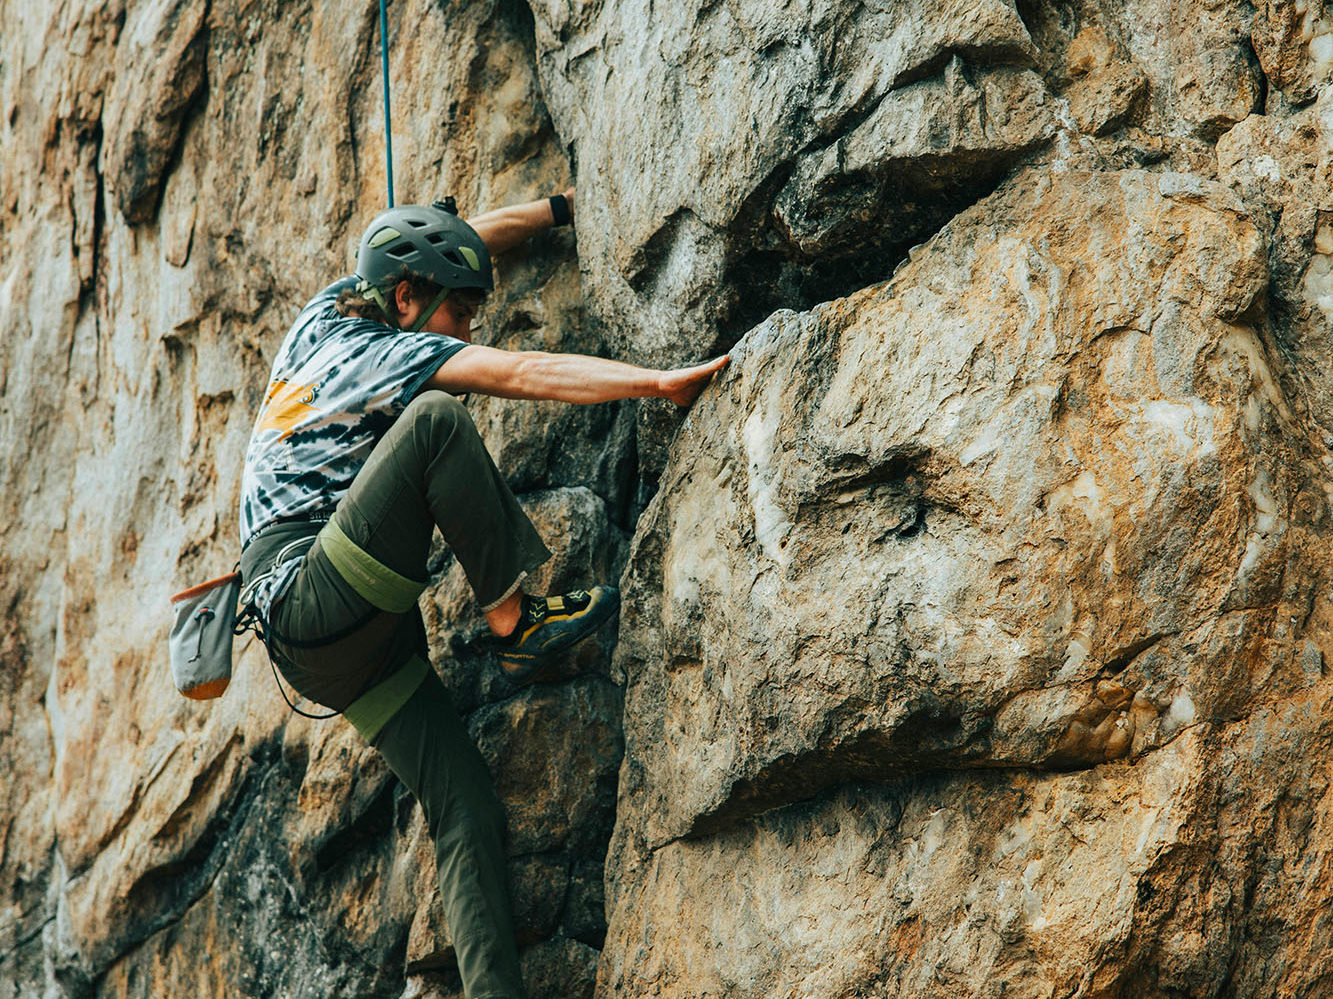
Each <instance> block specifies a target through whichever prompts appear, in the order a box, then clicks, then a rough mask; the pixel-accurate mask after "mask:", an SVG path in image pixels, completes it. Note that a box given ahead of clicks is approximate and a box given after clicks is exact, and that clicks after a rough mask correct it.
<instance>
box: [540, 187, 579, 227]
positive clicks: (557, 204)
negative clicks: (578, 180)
mask: <svg viewBox="0 0 1333 999" xmlns="http://www.w3.org/2000/svg"><path fill="white" fill-rule="evenodd" d="M546 200H547V201H549V202H550V203H551V217H552V218H553V219H555V224H556V225H569V223H571V222H573V221H574V215H573V213H572V212H571V211H570V210H569V199H568V198H566V197H565V196H564V195H563V194H553V195H551V197H549V198H547V199H546Z"/></svg>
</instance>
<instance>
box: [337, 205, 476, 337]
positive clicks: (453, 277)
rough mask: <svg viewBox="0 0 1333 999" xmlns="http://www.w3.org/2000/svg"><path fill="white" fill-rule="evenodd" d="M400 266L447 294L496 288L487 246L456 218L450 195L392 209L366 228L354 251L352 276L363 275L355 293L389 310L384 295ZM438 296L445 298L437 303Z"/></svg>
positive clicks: (376, 217)
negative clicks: (354, 270) (443, 198)
mask: <svg viewBox="0 0 1333 999" xmlns="http://www.w3.org/2000/svg"><path fill="white" fill-rule="evenodd" d="M404 267H406V268H407V269H408V270H409V271H411V272H412V273H414V274H420V275H421V276H422V277H425V278H429V279H430V280H431V281H434V282H435V283H436V284H438V285H439V286H440V287H441V288H442V289H443V290H444V291H445V292H446V293H447V292H449V291H452V290H454V289H457V288H477V289H481V290H483V291H490V290H491V289H492V288H494V287H495V280H494V278H493V276H492V274H491V255H490V253H489V252H488V251H487V249H486V244H485V243H483V242H482V241H481V237H480V236H478V235H477V231H476V230H475V229H473V228H472V226H470V225H468V224H467V223H466V222H464V221H463V220H462V219H460V218H459V217H458V209H457V208H456V207H454V199H453V198H449V199H447V200H446V201H436V202H434V203H433V204H431V205H399V206H398V207H397V208H390V209H389V210H388V211H383V212H380V213H379V214H378V215H376V216H375V219H374V221H372V222H371V223H370V225H369V227H367V229H366V232H365V235H363V236H362V237H361V244H360V246H358V247H357V251H356V276H357V277H358V278H360V279H361V280H360V283H359V284H358V285H357V291H358V292H360V293H361V294H364V295H367V296H368V297H369V298H371V300H373V301H374V302H375V303H376V304H377V305H379V307H380V308H381V309H384V311H385V313H386V314H390V313H389V308H388V306H387V305H386V304H385V301H384V296H383V293H384V291H386V290H387V289H388V288H390V287H392V286H393V285H394V284H395V283H396V282H397V281H398V280H399V279H400V278H401V277H402V274H403V268H404ZM442 300H443V296H441V298H440V300H437V301H436V303H435V305H436V306H438V305H439V301H442ZM430 311H431V312H433V311H435V310H434V309H433V308H432V309H431V310H430ZM426 318H429V316H423V322H424V320H425V319H426Z"/></svg>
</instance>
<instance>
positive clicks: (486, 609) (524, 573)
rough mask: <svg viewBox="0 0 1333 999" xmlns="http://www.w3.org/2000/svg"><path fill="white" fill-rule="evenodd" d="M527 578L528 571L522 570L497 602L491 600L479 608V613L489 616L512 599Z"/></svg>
mask: <svg viewBox="0 0 1333 999" xmlns="http://www.w3.org/2000/svg"><path fill="white" fill-rule="evenodd" d="M527 578H528V571H527V570H526V569H524V570H523V571H522V572H520V573H519V574H518V578H517V579H516V580H514V582H513V583H512V584H510V586H509V589H507V590H505V591H504V593H503V594H501V595H500V598H499V599H498V600H492V601H491V602H490V603H488V604H486V605H485V606H483V607H482V608H481V612H482V613H483V614H489V613H490V612H491V611H493V610H495V608H497V607H499V606H500V605H501V604H502V603H504V602H505V601H506V600H508V599H509V598H510V597H512V596H513V595H514V594H515V593H516V592H517V591H518V588H519V587H520V586H522V585H523V580H525V579H527Z"/></svg>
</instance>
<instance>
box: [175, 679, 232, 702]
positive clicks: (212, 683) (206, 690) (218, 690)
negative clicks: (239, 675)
mask: <svg viewBox="0 0 1333 999" xmlns="http://www.w3.org/2000/svg"><path fill="white" fill-rule="evenodd" d="M230 683H231V677H229V676H224V677H223V678H222V679H220V680H209V681H207V682H206V683H200V684H197V685H195V686H193V687H191V688H190V689H189V690H182V691H181V693H182V694H184V695H185V696H186V697H188V698H189V699H190V700H192V701H210V700H212V699H213V698H215V697H221V696H222V692H223V691H224V690H226V689H227V685H228V684H230Z"/></svg>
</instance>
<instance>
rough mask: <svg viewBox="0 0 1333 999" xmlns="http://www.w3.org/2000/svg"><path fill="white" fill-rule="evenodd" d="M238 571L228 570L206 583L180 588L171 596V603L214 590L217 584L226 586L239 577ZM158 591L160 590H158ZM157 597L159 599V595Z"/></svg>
mask: <svg viewBox="0 0 1333 999" xmlns="http://www.w3.org/2000/svg"><path fill="white" fill-rule="evenodd" d="M240 578H241V574H240V573H239V572H229V573H227V574H226V575H225V576H218V577H217V579H210V580H209V581H208V582H207V583H200V584H199V585H198V586H191V587H190V588H189V589H188V590H181V591H180V592H179V593H177V594H174V595H173V596H172V598H171V602H172V603H173V604H178V603H180V602H181V601H182V600H189V599H190V598H191V597H197V596H199V595H200V594H201V593H207V592H208V591H209V590H215V589H217V588H218V587H219V586H226V585H227V584H228V583H230V582H231V581H232V580H233V579H240ZM159 592H160V591H159ZM159 599H161V598H160V597H159Z"/></svg>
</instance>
